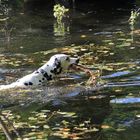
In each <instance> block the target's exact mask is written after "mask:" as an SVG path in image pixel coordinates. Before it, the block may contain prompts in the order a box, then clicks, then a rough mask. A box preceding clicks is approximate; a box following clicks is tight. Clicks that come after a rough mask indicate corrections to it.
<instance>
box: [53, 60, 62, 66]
mask: <svg viewBox="0 0 140 140" xmlns="http://www.w3.org/2000/svg"><path fill="white" fill-rule="evenodd" d="M54 67H55V68H60V67H61V62H60V61H59V60H58V59H57V58H55V60H54Z"/></svg>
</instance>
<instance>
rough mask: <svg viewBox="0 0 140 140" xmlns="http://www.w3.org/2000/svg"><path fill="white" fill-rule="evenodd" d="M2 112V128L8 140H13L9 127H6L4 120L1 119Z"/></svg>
mask: <svg viewBox="0 0 140 140" xmlns="http://www.w3.org/2000/svg"><path fill="white" fill-rule="evenodd" d="M1 117H2V116H1V114H0V125H1V128H2V130H3V132H4V134H5V136H6V137H7V139H8V140H13V138H12V136H11V134H10V132H9V130H8V128H7V127H6V125H5V124H4V122H3V120H2V119H1Z"/></svg>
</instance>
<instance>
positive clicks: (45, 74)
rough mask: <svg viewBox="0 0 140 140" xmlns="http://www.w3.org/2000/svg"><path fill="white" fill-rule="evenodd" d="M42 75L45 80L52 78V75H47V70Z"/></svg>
mask: <svg viewBox="0 0 140 140" xmlns="http://www.w3.org/2000/svg"><path fill="white" fill-rule="evenodd" d="M43 76H44V77H45V78H46V79H47V80H52V75H48V73H47V72H45V73H44V74H43Z"/></svg>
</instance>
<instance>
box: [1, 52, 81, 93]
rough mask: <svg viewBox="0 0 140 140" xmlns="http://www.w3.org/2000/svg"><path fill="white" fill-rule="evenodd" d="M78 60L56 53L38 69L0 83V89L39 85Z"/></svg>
mask: <svg viewBox="0 0 140 140" xmlns="http://www.w3.org/2000/svg"><path fill="white" fill-rule="evenodd" d="M78 62H79V58H74V57H70V56H68V55H65V54H56V55H54V56H52V57H51V58H50V60H49V61H48V62H47V63H46V64H44V65H43V66H42V67H40V68H39V69H38V70H36V71H34V72H33V73H31V74H29V75H26V76H24V77H22V78H21V79H18V80H17V81H16V82H13V83H11V84H9V85H1V86H0V90H4V89H11V88H26V87H31V86H41V85H43V83H44V82H45V81H49V80H52V79H53V78H54V77H56V76H57V75H59V74H61V73H62V72H64V71H65V70H68V69H69V68H71V67H72V66H73V65H75V64H78Z"/></svg>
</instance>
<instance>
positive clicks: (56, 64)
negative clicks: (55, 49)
mask: <svg viewBox="0 0 140 140" xmlns="http://www.w3.org/2000/svg"><path fill="white" fill-rule="evenodd" d="M61 71H62V68H61V62H60V61H59V60H58V59H57V58H55V61H54V67H53V70H51V72H52V73H54V74H60V73H61Z"/></svg>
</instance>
